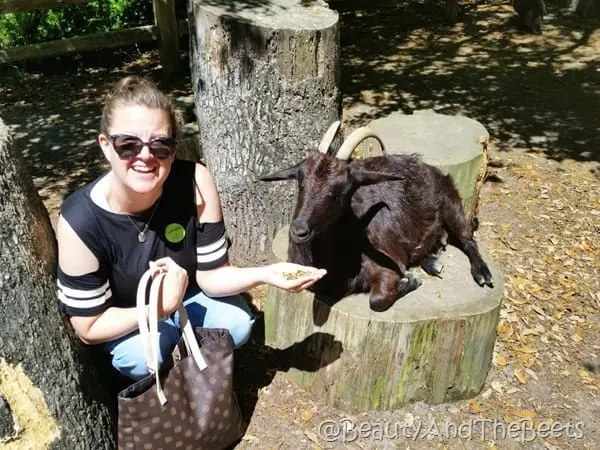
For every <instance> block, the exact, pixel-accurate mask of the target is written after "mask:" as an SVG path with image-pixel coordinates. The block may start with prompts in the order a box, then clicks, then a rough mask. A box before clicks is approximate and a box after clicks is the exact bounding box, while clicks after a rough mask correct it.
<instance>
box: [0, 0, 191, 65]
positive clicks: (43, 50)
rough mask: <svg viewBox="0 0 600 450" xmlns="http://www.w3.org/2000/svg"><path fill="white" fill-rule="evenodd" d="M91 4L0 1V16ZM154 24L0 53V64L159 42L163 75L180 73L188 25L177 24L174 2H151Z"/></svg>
mask: <svg viewBox="0 0 600 450" xmlns="http://www.w3.org/2000/svg"><path fill="white" fill-rule="evenodd" d="M90 1H91V0H0V14H6V13H10V12H21V11H32V10H36V9H50V8H56V7H62V6H66V5H71V4H79V3H89V2H90ZM152 3H153V10H154V24H150V25H144V26H141V27H135V28H127V29H123V30H114V31H109V32H105V33H94V34H88V35H84V36H77V37H73V38H70V39H61V40H57V41H49V42H42V43H40V44H33V45H23V46H19V47H12V48H6V49H3V50H2V49H0V64H6V63H11V62H17V61H25V60H28V59H37V58H45V57H49V56H57V55H62V54H69V53H78V52H83V51H88V50H98V49H103V48H114V47H121V46H124V45H130V44H135V43H142V42H153V41H158V43H159V50H160V62H161V65H162V67H163V71H164V72H165V74H166V75H171V74H173V73H174V72H176V71H178V70H179V66H180V62H181V57H180V52H179V37H180V35H183V34H185V33H187V31H188V30H187V22H186V21H185V20H184V21H180V22H178V21H177V18H176V16H175V0H152Z"/></svg>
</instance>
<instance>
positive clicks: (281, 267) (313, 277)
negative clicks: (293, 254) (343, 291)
mask: <svg viewBox="0 0 600 450" xmlns="http://www.w3.org/2000/svg"><path fill="white" fill-rule="evenodd" d="M266 269H267V270H268V276H267V279H266V281H267V283H269V284H271V285H273V286H276V287H278V288H281V289H285V290H287V291H290V292H300V291H302V290H304V289H306V288H308V287H310V286H312V285H313V284H315V283H316V282H317V281H319V280H320V279H321V278H323V276H325V274H326V273H327V271H326V270H325V269H317V268H316V267H310V266H302V265H300V264H294V263H289V262H280V263H275V264H271V265H269V266H266Z"/></svg>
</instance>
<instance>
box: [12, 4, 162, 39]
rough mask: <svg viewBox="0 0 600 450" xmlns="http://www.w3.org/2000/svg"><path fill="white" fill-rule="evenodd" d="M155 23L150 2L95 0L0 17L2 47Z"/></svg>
mask: <svg viewBox="0 0 600 450" xmlns="http://www.w3.org/2000/svg"><path fill="white" fill-rule="evenodd" d="M151 23H153V15H152V2H151V1H149V0H94V1H90V2H89V3H84V4H78V5H69V6H64V7H62V8H56V9H42V10H37V11H30V12H19V13H8V14H4V15H0V48H5V47H13V46H17V45H27V44H36V43H38V42H45V41H51V40H58V39H65V38H69V37H73V36H82V35H85V34H90V33H98V32H104V31H110V30H116V29H122V28H130V27H135V26H140V25H149V24H151Z"/></svg>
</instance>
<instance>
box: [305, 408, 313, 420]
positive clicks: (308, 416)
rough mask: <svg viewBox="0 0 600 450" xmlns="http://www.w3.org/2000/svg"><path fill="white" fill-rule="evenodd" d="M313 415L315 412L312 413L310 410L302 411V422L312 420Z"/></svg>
mask: <svg viewBox="0 0 600 450" xmlns="http://www.w3.org/2000/svg"><path fill="white" fill-rule="evenodd" d="M314 414H315V412H314V411H313V409H312V408H310V409H307V410H306V411H304V413H303V414H302V420H304V421H305V422H308V421H309V420H310V419H312V418H313V415H314Z"/></svg>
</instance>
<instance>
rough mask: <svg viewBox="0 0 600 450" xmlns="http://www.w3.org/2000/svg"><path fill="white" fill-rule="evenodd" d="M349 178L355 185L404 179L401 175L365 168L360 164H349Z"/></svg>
mask: <svg viewBox="0 0 600 450" xmlns="http://www.w3.org/2000/svg"><path fill="white" fill-rule="evenodd" d="M349 174H350V179H351V180H352V182H353V183H355V184H357V185H366V184H375V183H380V182H382V181H394V180H404V179H405V178H404V177H403V176H402V175H399V174H394V173H389V172H381V171H378V170H367V169H365V168H364V167H362V166H357V165H352V164H351V165H350V166H349Z"/></svg>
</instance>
